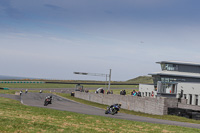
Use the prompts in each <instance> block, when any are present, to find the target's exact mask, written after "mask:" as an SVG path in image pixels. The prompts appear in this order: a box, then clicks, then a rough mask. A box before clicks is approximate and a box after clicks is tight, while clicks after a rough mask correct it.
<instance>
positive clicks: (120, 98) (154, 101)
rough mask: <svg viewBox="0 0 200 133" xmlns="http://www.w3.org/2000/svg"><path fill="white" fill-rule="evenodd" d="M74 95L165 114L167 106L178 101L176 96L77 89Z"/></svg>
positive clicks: (136, 109) (174, 104)
mask: <svg viewBox="0 0 200 133" xmlns="http://www.w3.org/2000/svg"><path fill="white" fill-rule="evenodd" d="M75 97H77V98H81V99H85V100H88V101H92V102H97V103H101V104H105V105H112V104H115V103H121V104H122V108H123V109H128V110H134V111H138V112H143V113H148V114H155V115H166V114H167V113H168V112H167V111H168V107H177V102H178V99H177V98H164V97H157V98H152V97H137V96H131V95H125V96H124V95H115V94H109V95H107V94H95V93H84V92H78V91H76V92H75Z"/></svg>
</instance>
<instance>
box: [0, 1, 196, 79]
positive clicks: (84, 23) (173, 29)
mask: <svg viewBox="0 0 200 133" xmlns="http://www.w3.org/2000/svg"><path fill="white" fill-rule="evenodd" d="M199 5H200V1H199V0H32V1H31V0H0V63H1V66H0V68H1V69H0V75H6V76H19V77H31V78H43V79H58V80H59V79H63V80H105V77H100V76H84V75H75V74H73V72H87V73H101V74H109V70H110V69H111V70H112V72H111V80H114V81H126V80H129V79H132V78H135V77H138V76H144V75H148V73H151V72H157V71H161V68H160V65H159V64H156V63H155V62H158V61H168V60H177V61H187V62H196V63H200V52H199V51H200V45H199V44H200V37H199V35H200V8H199Z"/></svg>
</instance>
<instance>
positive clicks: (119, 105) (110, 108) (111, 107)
mask: <svg viewBox="0 0 200 133" xmlns="http://www.w3.org/2000/svg"><path fill="white" fill-rule="evenodd" d="M114 106H118V107H119V108H120V107H121V103H120V104H113V105H111V106H110V107H109V110H110V111H111V112H112V109H113V107H114Z"/></svg>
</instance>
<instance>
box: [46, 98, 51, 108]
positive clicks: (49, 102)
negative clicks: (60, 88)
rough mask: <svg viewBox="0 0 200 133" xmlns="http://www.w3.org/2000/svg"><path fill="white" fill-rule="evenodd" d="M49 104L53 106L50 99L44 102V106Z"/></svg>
mask: <svg viewBox="0 0 200 133" xmlns="http://www.w3.org/2000/svg"><path fill="white" fill-rule="evenodd" d="M48 104H51V99H49V98H47V99H45V100H44V106H47V105H48Z"/></svg>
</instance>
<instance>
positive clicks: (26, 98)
mask: <svg viewBox="0 0 200 133" xmlns="http://www.w3.org/2000/svg"><path fill="white" fill-rule="evenodd" d="M48 95H52V94H50V93H49V94H48V93H41V94H40V93H31V92H30V93H27V94H25V93H23V94H22V96H19V95H9V94H0V97H6V98H11V99H15V100H18V101H21V103H23V104H25V105H29V106H36V107H43V108H51V109H56V110H63V111H71V112H76V113H82V114H89V115H98V116H106V117H112V118H117V119H126V120H132V121H141V122H149V123H157V124H167V125H176V126H183V127H191V128H199V129H200V124H192V123H185V122H176V121H169V120H161V119H154V118H148V117H141V116H135V115H129V114H123V113H118V114H116V115H109V114H108V115H106V114H105V113H104V112H105V110H104V109H100V108H96V107H93V106H89V105H85V104H81V103H77V102H74V101H71V100H69V99H66V98H63V97H60V96H57V95H53V101H52V104H49V105H48V106H44V99H45V97H46V96H48Z"/></svg>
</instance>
